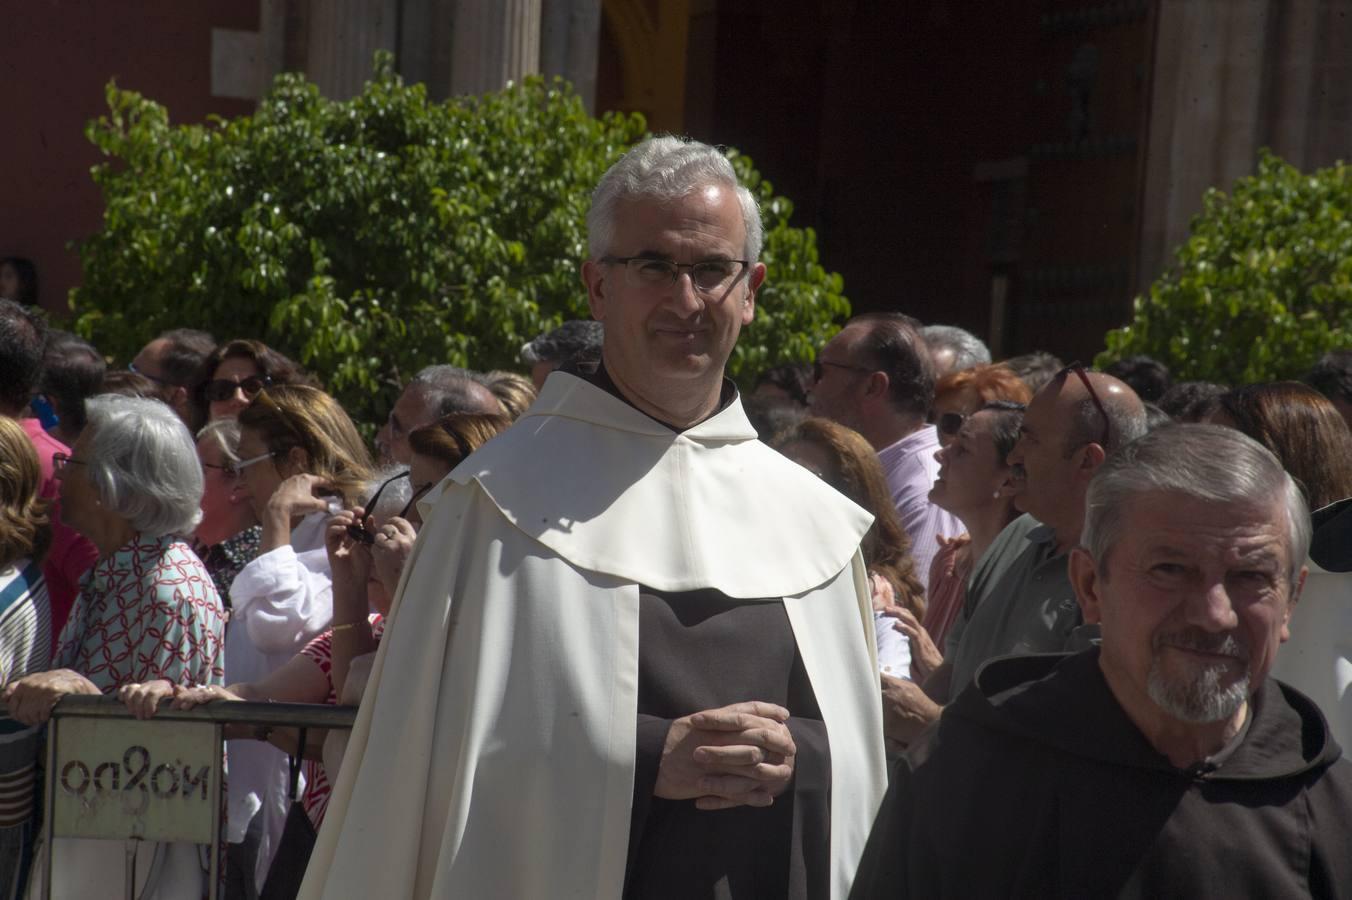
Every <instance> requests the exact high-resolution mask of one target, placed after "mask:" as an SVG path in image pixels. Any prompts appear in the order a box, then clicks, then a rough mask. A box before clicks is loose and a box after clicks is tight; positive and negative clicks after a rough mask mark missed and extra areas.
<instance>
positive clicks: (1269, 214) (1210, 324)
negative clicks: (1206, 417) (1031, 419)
mask: <svg viewBox="0 0 1352 900" xmlns="http://www.w3.org/2000/svg"><path fill="white" fill-rule="evenodd" d="M1177 257H1178V259H1177V265H1176V266H1175V268H1174V269H1172V270H1171V271H1169V272H1167V273H1166V274H1165V275H1163V276H1162V277H1161V278H1160V279H1159V280H1158V281H1156V282H1155V283H1154V284H1153V285H1152V286H1151V288H1150V291H1149V293H1148V294H1147V295H1146V296H1143V297H1138V298H1137V299H1136V301H1135V317H1134V319H1133V321H1132V322H1131V324H1130V325H1128V326H1126V327H1125V328H1119V329H1117V330H1115V331H1110V332H1109V333H1108V335H1107V338H1106V343H1107V348H1108V349H1107V350H1106V351H1105V352H1104V353H1102V354H1101V355H1100V356H1099V358H1098V364H1099V365H1106V364H1107V363H1109V362H1112V361H1113V360H1116V359H1120V358H1121V357H1123V356H1129V355H1132V354H1137V353H1144V354H1148V355H1150V356H1153V357H1155V358H1156V359H1159V360H1160V361H1162V362H1164V363H1165V364H1166V365H1168V366H1169V368H1170V370H1171V371H1172V372H1173V373H1174V376H1175V377H1176V378H1180V379H1204V380H1210V381H1219V382H1222V383H1227V384H1245V383H1251V382H1257V381H1270V380H1274V379H1281V378H1293V377H1296V376H1298V375H1299V374H1300V373H1301V372H1303V371H1304V370H1306V369H1307V368H1309V366H1310V365H1311V364H1312V363H1313V362H1314V361H1315V360H1316V359H1317V358H1318V357H1319V356H1320V355H1321V354H1323V353H1324V352H1325V351H1327V350H1330V349H1333V348H1336V347H1347V346H1352V171H1349V169H1348V167H1347V166H1346V165H1343V164H1341V163H1339V164H1338V165H1336V166H1333V167H1332V168H1328V169H1322V170H1320V171H1318V172H1315V173H1314V174H1312V175H1306V174H1303V173H1302V172H1300V171H1299V170H1298V169H1296V168H1295V167H1293V166H1291V165H1288V164H1287V163H1285V162H1283V161H1282V160H1281V159H1279V158H1277V157H1276V156H1274V155H1272V154H1271V153H1268V152H1266V151H1265V152H1264V153H1263V155H1262V158H1261V159H1260V161H1259V164H1258V172H1257V174H1255V175H1253V176H1250V177H1247V178H1242V179H1240V180H1239V181H1238V182H1237V183H1236V184H1235V187H1234V190H1233V191H1232V192H1231V193H1230V194H1228V195H1227V194H1225V193H1222V192H1221V191H1218V190H1215V189H1212V190H1210V191H1208V192H1207V194H1206V197H1205V200H1204V206H1203V211H1202V213H1201V214H1200V215H1198V216H1196V217H1195V218H1194V219H1193V220H1192V223H1191V234H1190V236H1189V238H1188V240H1187V242H1186V243H1184V244H1183V246H1182V247H1180V248H1179V249H1178V251H1177Z"/></svg>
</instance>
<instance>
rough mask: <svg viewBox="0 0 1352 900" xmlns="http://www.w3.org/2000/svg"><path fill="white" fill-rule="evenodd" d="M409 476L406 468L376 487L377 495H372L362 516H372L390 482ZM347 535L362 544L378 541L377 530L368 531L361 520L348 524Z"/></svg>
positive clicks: (405, 508) (405, 509) (364, 517)
mask: <svg viewBox="0 0 1352 900" xmlns="http://www.w3.org/2000/svg"><path fill="white" fill-rule="evenodd" d="M407 477H408V470H407V469H405V470H404V471H402V472H400V473H399V474H398V475H395V476H393V477H391V478H389V479H386V480H385V481H384V482H382V483H381V485H380V487H378V488H376V492H375V495H374V496H373V497H371V502H370V503H368V504H366V515H365V516H363V517H362V518H363V520H365V519H369V518H370V517H371V513H372V512H373V511H374V510H375V508H376V504H377V503H379V502H380V495H381V494H383V493H384V492H385V488H386V487H388V486H389V484H390V482H393V481H398V480H399V479H400V478H407ZM404 511H405V512H407V511H408V507H407V506H405V507H404ZM347 536H348V537H350V538H352V540H354V541H358V542H360V543H362V544H374V543H375V542H376V536H375V532H373V531H368V530H367V528H366V526H365V525H363V524H362V523H361V522H354V523H352V524H351V525H349V526H347Z"/></svg>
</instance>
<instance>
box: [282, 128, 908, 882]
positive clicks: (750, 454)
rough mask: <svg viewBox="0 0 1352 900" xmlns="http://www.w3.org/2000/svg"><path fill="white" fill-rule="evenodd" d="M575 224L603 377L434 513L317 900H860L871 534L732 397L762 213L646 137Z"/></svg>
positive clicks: (870, 800) (541, 414)
mask: <svg viewBox="0 0 1352 900" xmlns="http://www.w3.org/2000/svg"><path fill="white" fill-rule="evenodd" d="M588 228H589V232H590V250H591V258H590V259H589V260H588V261H587V262H586V263H585V264H584V265H583V278H584V280H585V281H586V284H587V289H588V297H589V302H590V305H591V309H592V313H593V315H594V316H595V318H597V319H599V320H601V321H602V322H604V324H605V341H604V345H603V352H602V363H601V365H600V366H599V367H598V368H597V369H596V371H583V370H581V369H578V368H574V369H572V370H571V371H570V370H569V369H567V368H565V369H564V370H562V371H560V372H557V373H555V374H553V375H551V376H550V377H549V379H548V381H547V382H546V384H545V387H544V390H543V392H542V393H541V396H540V399H539V401H538V402H537V403H536V404H535V405H534V406H533V407H532V408H531V410H530V411H529V412H528V413H527V414H526V415H525V416H523V417H522V418H521V420H520V421H518V422H517V423H516V424H515V425H514V426H513V427H512V428H511V429H509V430H508V431H507V432H505V433H504V434H502V435H501V436H499V437H498V438H497V439H495V440H494V441H492V442H490V443H489V444H488V445H486V446H485V447H484V448H482V449H481V450H480V451H479V452H477V453H475V454H474V455H473V457H471V458H470V459H469V460H467V461H466V462H465V463H463V464H462V465H461V466H460V467H458V468H457V469H456V470H455V471H454V472H452V473H451V475H450V476H449V477H448V478H447V479H446V480H445V481H444V482H442V484H441V485H439V486H438V487H437V488H436V489H434V490H433V491H432V492H430V493H429V495H428V496H427V497H426V498H425V499H424V501H423V505H422V510H423V515H424V519H425V524H424V526H423V530H422V532H421V534H420V535H419V538H418V543H417V545H416V547H415V549H414V551H413V554H412V556H411V557H410V559H409V562H408V565H407V567H406V570H405V575H404V580H403V583H402V585H401V587H400V590H399V592H398V596H397V598H396V601H395V608H394V610H393V611H392V613H391V619H392V624H391V625H390V626H389V628H388V630H387V631H386V633H385V637H384V639H383V641H382V644H381V647H380V650H379V653H378V656H377V658H376V661H375V665H374V667H373V671H372V675H371V681H370V684H369V686H368V688H367V690H366V694H365V696H364V699H363V701H362V706H361V711H360V714H359V716H358V720H357V724H356V727H355V729H354V731H353V733H352V737H351V740H350V743H349V745H348V750H347V753H346V756H345V758H344V763H343V767H342V771H341V773H340V774H339V776H338V778H337V781H336V784H335V787H334V793H333V797H332V800H331V802H330V805H329V809H328V814H327V818H326V820H325V823H324V826H323V828H322V830H321V832H320V834H319V838H318V842H317V845H316V847H315V851H314V855H313V857H312V858H311V862H310V866H309V869H308V871H307V876H306V881H305V885H304V887H303V889H302V892H301V896H302V897H304V898H320V897H329V898H333V897H398V898H476V900H478V898H561V897H567V898H589V900H590V898H619V897H645V898H647V897H673V898H674V897H681V898H692V897H694V898H699V897H709V898H722V897H727V898H740V897H774V898H781V897H784V898H800V897H813V898H815V897H821V898H827V897H840V898H843V897H845V896H846V895H847V894H848V892H849V887H850V884H851V880H852V878H853V875H854V871H855V869H856V867H857V865H858V861H859V857H860V855H861V853H862V850H863V846H864V843H865V841H866V839H867V836H868V832H869V828H870V826H871V824H872V821H873V817H874V814H875V812H876V810H877V808H878V805H879V802H880V801H881V798H882V795H883V793H884V791H885V788H886V772H885V766H884V758H883V737H882V722H881V707H880V696H879V681H878V674H877V668H876V651H875V649H874V643H873V640H874V639H873V629H872V624H871V623H872V619H871V614H870V604H869V599H868V598H869V593H868V585H867V578H866V575H865V570H864V566H863V562H862V557H861V556H860V554H859V551H858V547H859V543H860V540H861V539H862V537H863V535H864V533H865V532H866V531H867V529H868V527H869V525H870V519H869V516H868V515H867V514H866V513H864V512H863V511H862V510H860V509H859V508H858V507H856V506H855V505H853V504H852V503H850V502H849V501H847V500H845V499H844V498H843V497H841V496H840V495H839V494H837V493H836V492H835V491H833V490H831V489H830V488H829V487H827V486H826V485H825V483H823V482H821V481H820V480H819V479H817V478H815V477H814V476H813V475H811V474H810V473H808V472H807V471H806V470H805V469H802V468H800V467H798V466H797V465H796V464H794V463H792V462H790V461H788V460H786V459H784V458H783V457H780V456H779V455H778V454H776V453H775V452H773V451H771V450H769V449H768V448H767V447H765V445H764V444H761V443H760V442H758V441H757V440H756V437H755V432H754V431H753V429H752V428H751V426H750V424H749V423H748V422H747V419H746V416H745V415H744V414H743V412H742V408H741V404H740V401H739V400H738V398H737V394H736V390H735V389H734V388H733V387H732V385H731V383H730V382H727V381H725V379H724V377H723V370H724V366H725V365H726V362H727V359H728V357H729V355H730V354H731V352H732V348H733V346H734V345H735V343H736V339H737V336H738V333H739V331H740V329H741V327H742V326H743V325H746V324H748V323H749V322H750V321H751V319H752V315H753V312H754V301H755V292H756V290H757V288H758V287H759V286H760V284H761V282H762V281H763V280H764V278H765V267H764V266H763V265H761V264H760V263H758V262H757V261H756V260H757V255H758V253H759V250H760V244H761V239H762V229H761V222H760V215H759V210H758V208H757V206H756V203H755V201H754V199H753V198H752V197H751V195H750V194H749V192H747V191H746V189H745V188H743V187H741V186H740V185H738V183H737V180H736V175H735V174H734V172H733V170H732V167H731V166H730V165H729V164H728V162H727V160H726V159H725V158H724V157H723V156H722V155H721V154H719V153H718V152H717V151H715V150H714V149H713V148H710V147H708V146H706V145H703V144H698V143H695V142H687V141H681V140H678V139H676V138H670V137H667V138H654V139H650V140H648V141H645V142H644V143H643V144H641V145H639V146H638V147H636V148H634V149H633V150H631V151H630V152H629V153H628V154H626V155H625V156H624V157H623V158H622V159H621V160H620V161H619V162H618V163H616V165H615V166H614V167H612V168H611V170H610V171H609V172H607V174H606V175H605V177H604V178H603V179H602V180H601V183H600V184H599V185H598V187H597V190H596V192H595V194H594V196H593V201H592V209H591V212H590V213H589V214H588ZM378 539H379V538H378Z"/></svg>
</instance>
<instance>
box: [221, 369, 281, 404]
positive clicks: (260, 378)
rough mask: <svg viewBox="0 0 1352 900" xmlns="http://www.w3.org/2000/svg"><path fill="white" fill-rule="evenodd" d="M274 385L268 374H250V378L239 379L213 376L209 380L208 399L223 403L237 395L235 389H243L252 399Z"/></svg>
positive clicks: (246, 395) (245, 394)
mask: <svg viewBox="0 0 1352 900" xmlns="http://www.w3.org/2000/svg"><path fill="white" fill-rule="evenodd" d="M271 385H272V379H271V378H269V377H268V376H267V375H250V376H249V377H248V378H241V379H240V380H239V381H230V380H228V379H225V378H213V379H212V380H211V381H208V382H207V388H206V394H207V399H208V400H210V401H211V402H212V403H221V402H223V401H225V400H229V399H230V398H231V397H233V396H235V391H243V392H244V396H245V397H248V398H249V399H250V400H252V399H253V398H254V397H256V396H258V392H259V391H261V390H263V388H265V387H270V386H271Z"/></svg>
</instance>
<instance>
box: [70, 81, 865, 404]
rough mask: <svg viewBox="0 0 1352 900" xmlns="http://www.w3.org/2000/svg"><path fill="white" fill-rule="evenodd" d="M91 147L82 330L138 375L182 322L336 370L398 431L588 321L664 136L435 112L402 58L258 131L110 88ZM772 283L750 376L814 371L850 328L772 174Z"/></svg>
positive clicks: (614, 119)
mask: <svg viewBox="0 0 1352 900" xmlns="http://www.w3.org/2000/svg"><path fill="white" fill-rule="evenodd" d="M107 95H108V107H109V112H108V115H107V116H104V117H101V118H99V119H97V120H95V121H93V122H91V123H90V125H89V127H88V129H87V134H88V137H89V139H90V140H91V141H92V142H93V143H94V144H95V145H97V146H98V147H99V149H100V150H101V151H103V153H104V154H105V156H107V157H109V158H110V159H109V161H107V162H105V163H103V164H101V165H99V166H97V167H96V168H95V169H94V179H95V181H96V182H97V183H98V185H99V187H100V188H101V189H102V191H103V196H104V202H105V212H104V218H103V227H102V229H101V230H100V231H99V232H98V233H96V234H95V235H94V236H93V237H91V238H90V239H89V240H87V241H85V242H84V243H83V244H82V245H81V246H80V252H81V257H82V261H83V265H84V283H83V285H82V286H81V287H79V288H77V289H76V290H75V292H74V294H73V301H74V308H75V312H76V314H77V316H78V319H77V328H78V330H79V331H80V333H82V334H84V335H85V336H87V337H89V338H90V339H91V340H93V341H94V342H95V343H96V345H97V346H99V347H100V348H102V349H103V350H104V351H105V352H107V353H111V354H114V355H116V356H118V357H121V358H130V356H131V355H132V354H134V353H135V352H136V349H137V348H139V347H140V346H141V345H142V344H143V343H144V342H145V341H147V340H149V339H150V338H151V337H153V336H154V335H155V334H156V333H158V332H160V331H162V330H164V329H167V328H172V327H179V326H191V327H197V328H202V329H205V330H207V331H210V332H212V333H214V334H216V335H217V336H218V337H222V338H229V337H237V336H253V337H260V338H262V339H264V340H266V341H267V342H268V343H270V344H272V345H273V346H276V347H277V348H278V349H280V350H282V351H283V352H285V353H287V354H288V355H291V356H293V357H295V358H297V359H299V360H300V361H301V362H302V363H304V364H305V365H306V366H307V367H309V368H310V369H312V370H313V371H315V372H316V373H318V374H320V375H321V376H322V377H323V378H324V380H325V382H326V384H327V387H328V388H329V389H330V390H331V391H332V392H333V393H334V394H335V395H336V396H338V397H339V398H340V399H342V400H343V401H344V403H345V404H346V406H347V408H348V409H349V411H351V412H352V413H353V416H354V418H357V419H358V420H359V421H363V420H364V421H365V422H367V423H372V422H379V421H383V419H384V417H385V415H386V413H387V411H388V409H389V407H390V406H391V405H392V404H393V401H394V399H395V398H396V396H397V394H398V389H399V384H400V383H401V382H402V381H405V380H407V378H408V377H409V376H410V375H411V374H412V373H414V372H416V371H417V370H418V369H419V368H421V367H422V366H424V365H429V364H432V363H453V364H457V365H463V366H470V367H473V368H477V369H491V368H511V367H515V366H516V365H517V358H518V353H519V351H520V348H521V345H522V344H523V343H525V342H526V341H528V340H530V339H531V338H533V337H534V336H535V335H537V334H539V333H540V332H542V331H544V330H546V329H548V328H552V327H554V326H556V325H557V324H559V323H560V322H562V321H563V320H565V319H568V318H579V317H585V316H586V315H587V305H586V294H585V291H584V289H583V286H582V282H581V279H580V277H579V274H578V267H579V262H580V261H581V259H582V258H583V257H584V255H585V252H586V250H585V248H586V226H585V216H586V210H587V206H588V204H589V202H590V192H591V188H592V187H593V186H594V185H595V184H596V182H597V180H598V179H599V178H600V176H601V175H602V173H603V172H604V171H605V170H606V169H607V168H608V167H609V166H610V165H611V164H612V163H613V162H614V161H615V160H616V159H617V158H619V156H620V155H621V154H622V153H623V152H624V151H625V150H626V149H627V148H628V147H630V146H631V145H632V144H633V143H634V142H635V141H636V140H638V139H639V138H640V137H641V136H642V134H643V131H644V124H643V120H642V118H641V117H640V116H638V115H618V114H608V115H605V116H603V117H601V118H593V117H592V116H589V115H588V114H587V113H586V111H585V110H584V108H583V106H582V103H581V101H580V100H579V99H578V97H577V96H576V95H574V94H573V93H572V92H571V90H570V89H569V88H568V86H567V85H566V84H565V83H564V82H562V81H558V80H555V81H553V82H545V81H544V80H541V79H538V78H532V79H527V80H526V81H525V82H524V83H523V84H520V85H514V86H511V87H509V88H508V89H507V90H504V91H501V92H499V93H495V94H489V95H486V96H483V97H463V98H457V99H455V100H452V101H448V102H445V103H429V102H428V100H427V97H426V93H425V91H424V89H423V86H422V85H405V84H404V83H403V82H402V80H401V79H400V78H399V77H398V76H397V75H396V74H395V73H394V70H393V60H392V58H391V57H390V56H389V55H388V54H379V55H377V57H376V65H375V73H374V75H373V77H372V79H371V81H370V82H368V83H367V85H366V88H365V90H364V91H363V92H362V94H361V95H360V96H358V97H355V98H354V99H352V100H350V101H346V102H334V101H330V100H326V99H325V98H323V97H322V96H321V95H320V93H319V90H318V89H317V88H316V87H315V86H314V85H313V84H311V83H309V82H307V81H306V80H305V79H304V78H303V77H301V76H299V75H294V74H287V75H282V76H279V77H278V78H277V80H276V81H275V82H274V84H273V87H272V89H271V91H270V92H269V93H268V95H267V96H266V97H265V98H264V99H263V100H262V102H261V103H260V105H259V108H258V110H257V112H256V113H255V114H254V115H252V116H246V117H241V118H237V119H232V120H229V121H223V120H218V119H217V120H212V121H210V122H208V123H207V124H205V125H170V124H169V120H168V114H167V112H166V110H165V109H164V107H162V106H159V105H158V104H156V103H154V102H152V101H150V100H147V99H145V98H144V97H142V96H140V95H138V94H136V93H133V92H130V91H123V90H119V89H117V87H116V86H115V85H109V87H108V91H107ZM729 155H730V156H731V157H732V158H733V161H734V164H735V165H736V167H737V169H738V171H739V173H740V175H741V176H742V177H743V178H745V179H746V182H747V184H748V185H749V186H750V187H751V189H752V190H753V191H754V192H755V193H756V194H757V196H758V198H759V199H760V200H761V202H762V204H763V206H764V209H765V225H766V244H765V251H764V256H763V259H764V260H765V262H766V264H767V266H768V268H769V270H770V271H769V279H768V282H767V285H766V287H765V288H764V289H763V290H762V292H761V294H760V297H759V303H758V313H757V321H756V322H755V323H754V324H753V325H752V326H751V327H750V328H749V329H747V330H746V331H745V332H743V338H742V341H741V345H740V346H739V347H738V348H737V355H736V356H735V357H734V359H733V361H732V366H731V368H732V372H733V374H734V375H741V376H747V375H751V374H754V373H755V372H756V371H759V370H760V369H761V368H763V367H765V366H767V365H773V364H775V363H779V362H785V361H797V360H809V359H811V358H812V355H813V350H814V348H815V347H817V346H820V344H821V342H823V341H824V340H825V339H826V338H828V337H829V336H830V335H831V334H832V333H834V330H835V327H836V326H835V325H834V324H833V323H834V322H835V321H837V320H838V319H840V318H842V317H844V316H846V315H848V313H849V304H848V302H847V301H846V300H845V298H844V297H843V296H842V295H841V290H842V284H841V279H840V276H839V275H836V274H833V273H828V272H827V271H826V270H825V269H823V268H822V266H821V265H820V263H819V261H818V257H817V249H816V238H815V235H814V234H813V233H812V232H811V231H810V230H802V229H797V228H792V227H790V226H789V224H788V219H789V215H790V213H791V212H792V204H790V203H789V201H788V200H786V199H784V198H782V197H775V196H774V195H773V193H772V191H771V186H770V184H769V183H768V182H767V181H765V180H763V179H762V178H761V176H760V175H759V174H758V173H757V172H756V171H755V170H754V169H753V168H752V165H751V162H750V160H749V159H747V158H746V157H744V156H740V155H738V154H737V153H736V152H735V151H729Z"/></svg>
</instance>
